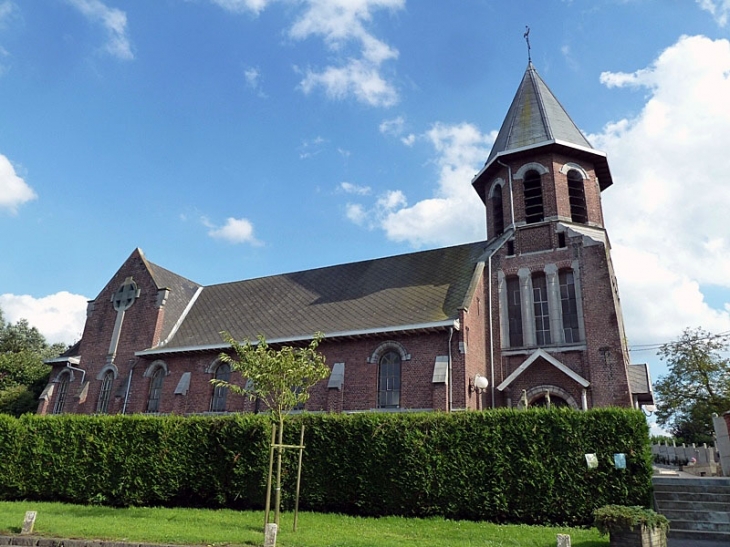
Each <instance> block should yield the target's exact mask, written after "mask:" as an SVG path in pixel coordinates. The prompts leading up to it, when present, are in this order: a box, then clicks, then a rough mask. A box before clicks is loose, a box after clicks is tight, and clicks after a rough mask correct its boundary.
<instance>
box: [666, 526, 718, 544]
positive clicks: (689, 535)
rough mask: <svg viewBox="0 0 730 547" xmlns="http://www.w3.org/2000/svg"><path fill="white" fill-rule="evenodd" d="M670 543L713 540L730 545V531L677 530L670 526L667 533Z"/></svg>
mask: <svg viewBox="0 0 730 547" xmlns="http://www.w3.org/2000/svg"><path fill="white" fill-rule="evenodd" d="M667 540H668V542H669V544H670V545H683V544H684V541H682V540H688V541H687V542H688V543H689V541H693V542H694V541H697V542H700V541H708V542H710V541H712V542H716V543H717V544H719V545H730V533H726V532H698V531H696V530H675V529H673V528H671V527H670V529H669V533H668V534H667ZM698 544H699V543H698Z"/></svg>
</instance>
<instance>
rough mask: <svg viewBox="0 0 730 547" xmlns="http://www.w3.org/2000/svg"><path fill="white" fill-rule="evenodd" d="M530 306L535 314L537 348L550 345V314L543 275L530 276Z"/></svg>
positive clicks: (538, 273) (540, 273) (545, 280)
mask: <svg viewBox="0 0 730 547" xmlns="http://www.w3.org/2000/svg"><path fill="white" fill-rule="evenodd" d="M532 306H533V310H534V312H535V341H536V342H537V345H538V346H544V345H547V344H550V312H549V308H548V293H547V279H546V277H545V274H544V273H542V272H537V273H534V274H532Z"/></svg>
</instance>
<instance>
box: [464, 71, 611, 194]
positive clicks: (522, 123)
mask: <svg viewBox="0 0 730 547" xmlns="http://www.w3.org/2000/svg"><path fill="white" fill-rule="evenodd" d="M542 146H552V147H555V148H558V149H563V150H565V151H569V152H570V153H571V154H573V155H576V154H577V155H578V156H590V160H591V161H592V162H593V163H594V164H595V169H596V175H597V176H598V178H599V182H600V185H601V189H602V190H603V189H605V188H607V187H608V186H610V185H611V184H612V182H613V181H612V178H611V172H610V170H609V167H608V161H607V160H606V155H605V154H604V153H603V152H599V151H598V150H595V149H594V148H593V147H592V146H591V144H590V143H589V142H588V139H586V138H585V136H584V135H583V133H581V131H580V129H578V126H576V125H575V123H574V122H573V120H572V119H571V118H570V116H569V115H568V113H567V112H566V110H565V109H564V108H563V106H562V105H561V104H560V101H558V99H557V98H556V97H555V95H553V92H552V91H550V88H549V87H548V86H547V84H546V83H545V82H544V81H543V79H542V78H541V77H540V75H539V74H538V73H537V70H536V69H535V67H534V66H533V64H532V62H530V63H529V64H528V65H527V70H526V71H525V74H524V76H523V77H522V81H521V82H520V86H519V88H518V89H517V93H516V94H515V97H514V99H513V100H512V104H511V105H510V107H509V110H508V111H507V116H506V117H505V119H504V122H502V127H501V128H500V130H499V134H498V135H497V139H496V140H495V141H494V145H493V146H492V150H491V152H490V153H489V157H488V158H487V161H486V163H485V167H484V169H482V171H481V172H480V173H479V174H478V175H477V177H475V179H476V178H479V176H480V175H481V174H482V173H483V172H484V171H487V170H489V168H490V167H492V166H493V165H494V164H495V162H496V161H497V160H498V159H499V158H500V157H502V156H505V155H507V154H513V153H519V152H521V151H524V150H530V151H533V152H534V150H535V148H539V147H542Z"/></svg>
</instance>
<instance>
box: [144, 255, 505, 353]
mask: <svg viewBox="0 0 730 547" xmlns="http://www.w3.org/2000/svg"><path fill="white" fill-rule="evenodd" d="M495 244H496V242H493V243H492V245H495ZM485 251H487V243H486V242H476V243H468V244H464V245H457V246H453V247H446V248H442V249H435V250H430V251H422V252H416V253H409V254H403V255H398V256H391V257H387V258H379V259H373V260H366V261H363V262H355V263H351V264H342V265H338V266H330V267H326V268H318V269H314V270H307V271H302V272H296V273H288V274H282V275H273V276H270V277H262V278H258V279H251V280H246V281H236V282H232V283H223V284H219V285H211V286H206V287H204V288H203V289H202V291H200V293H199V295H198V297H197V298H196V299H195V301H194V303H193V305H192V306H191V307H190V309H189V311H188V313H187V314H186V315H185V317H184V318H183V320H182V322H181V323H180V325H179V328H178V329H177V330H176V331H175V332H174V333H173V335H172V337H171V339H170V340H169V341H168V342H167V343H166V344H164V347H159V348H150V349H149V350H146V351H144V352H140V354H149V353H158V352H162V351H164V352H168V351H169V352H171V351H183V350H192V349H204V348H205V347H222V346H223V342H222V339H221V334H220V333H221V331H227V332H229V333H230V334H231V335H232V336H233V337H234V338H235V339H237V340H244V339H251V340H253V339H255V338H256V337H257V336H258V335H259V334H263V335H264V336H265V337H266V339H267V340H270V341H271V340H278V341H291V340H301V339H308V338H311V336H312V335H313V334H314V333H315V332H317V331H322V332H324V333H325V334H326V335H327V336H329V337H337V336H352V335H360V334H368V333H376V332H388V331H396V330H409V329H410V330H417V329H422V328H434V327H444V326H446V325H447V324H453V321H455V320H456V319H458V317H459V308H461V307H462V306H464V305H465V304H466V303H468V302H470V300H471V295H472V294H473V291H474V282H475V279H476V278H477V277H478V276H479V275H480V274H481V272H482V269H483V265H484V263H483V260H484V253H485ZM154 268H158V267H156V266H155V267H154Z"/></svg>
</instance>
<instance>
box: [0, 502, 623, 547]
mask: <svg viewBox="0 0 730 547" xmlns="http://www.w3.org/2000/svg"><path fill="white" fill-rule="evenodd" d="M26 511H37V512H38V517H37V519H36V523H35V528H34V534H36V535H38V536H43V537H59V538H76V539H79V538H86V539H102V540H116V541H125V540H126V541H130V542H145V543H176V544H187V545H228V544H230V545H262V544H263V537H264V536H263V520H264V516H263V512H260V511H246V512H238V511H231V510H227V509H223V510H207V509H161V508H139V507H133V508H128V509H111V508H108V507H98V506H82V505H66V504H61V503H40V502H38V503H36V502H0V534H17V533H19V532H20V527H21V526H22V523H23V517H24V516H25V512H26ZM280 524H281V527H280V530H279V535H278V538H277V545H278V546H280V547H371V546H372V547H396V546H397V547H402V546H408V545H412V546H414V547H416V546H418V547H451V546H453V547H457V546H458V547H465V546H470V545H474V546H476V545H479V546H485V547H497V546H505V547H506V546H526V547H527V546H529V547H554V546H555V545H556V535H557V534H559V533H562V534H570V536H571V540H572V545H573V547H606V546H608V544H609V542H608V537H601V536H599V534H598V531H597V530H596V529H595V528H592V529H587V530H584V529H580V528H548V527H541V526H518V525H504V526H499V525H496V524H489V523H485V522H467V521H450V520H444V519H438V518H433V519H406V518H397V517H388V518H380V519H368V518H358V517H347V516H343V515H323V514H318V513H300V514H299V525H298V531H297V532H292V524H293V513H284V514H282V516H281V523H280Z"/></svg>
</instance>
